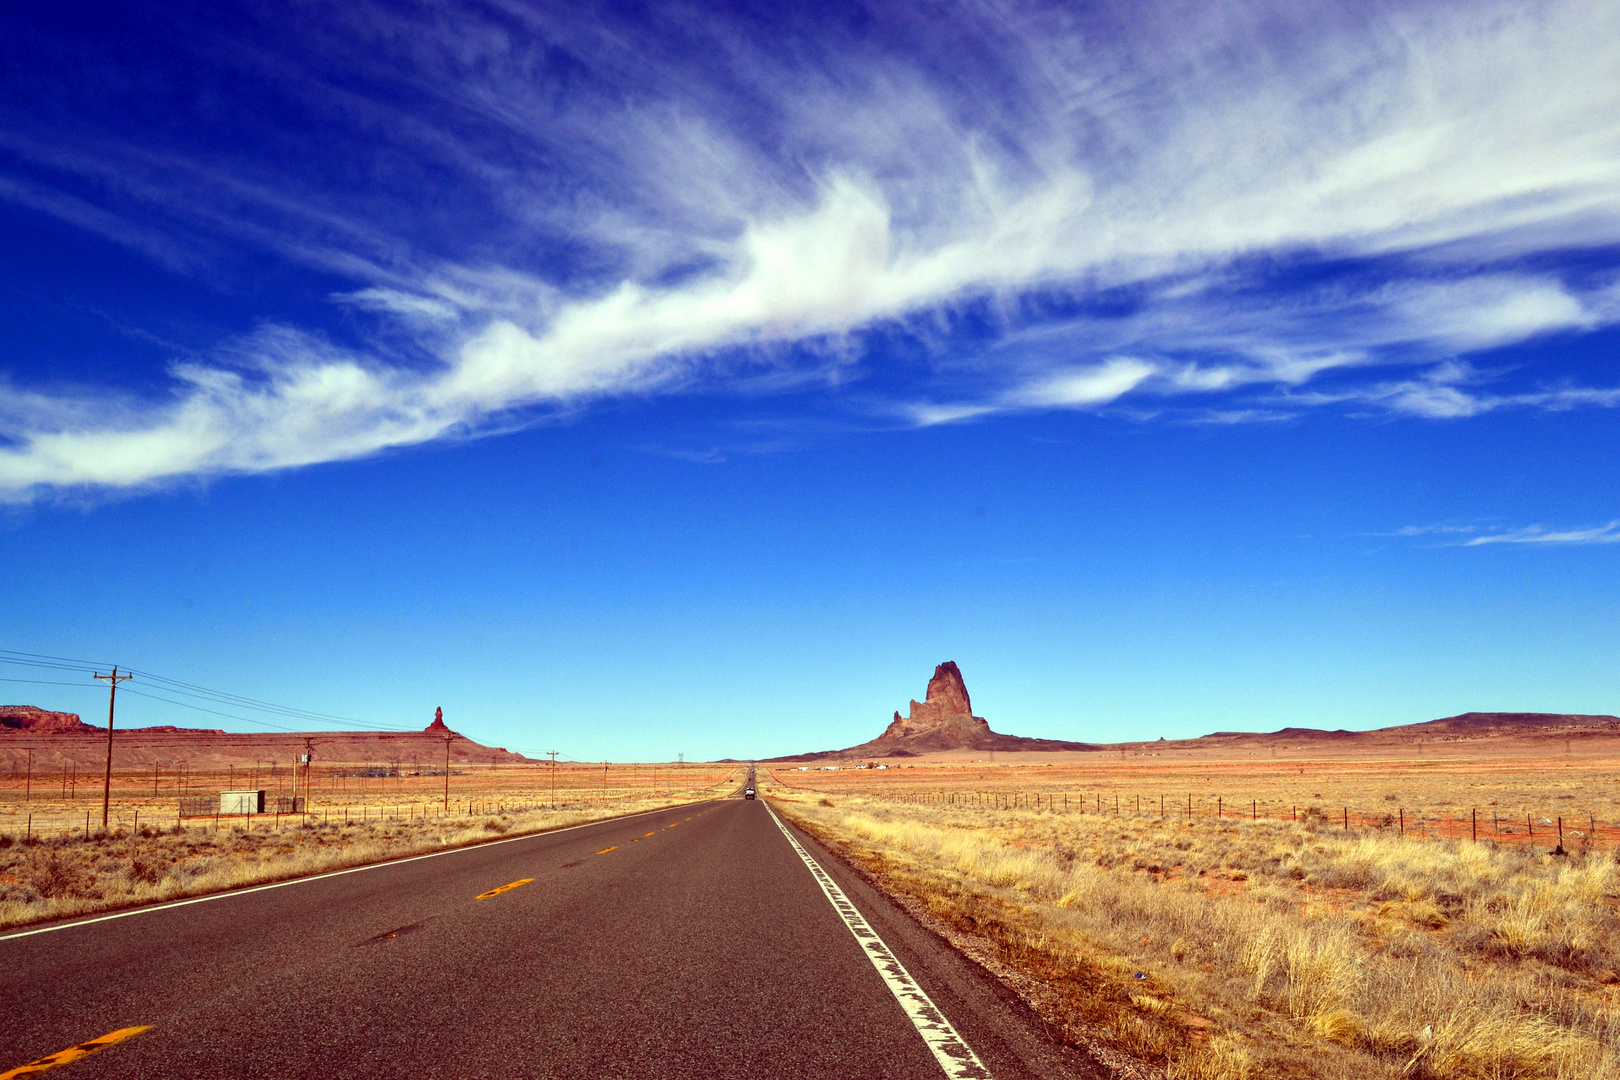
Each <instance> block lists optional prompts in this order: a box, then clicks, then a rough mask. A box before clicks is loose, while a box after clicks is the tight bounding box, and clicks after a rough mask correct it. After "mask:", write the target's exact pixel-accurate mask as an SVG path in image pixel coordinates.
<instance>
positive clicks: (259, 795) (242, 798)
mask: <svg viewBox="0 0 1620 1080" xmlns="http://www.w3.org/2000/svg"><path fill="white" fill-rule="evenodd" d="M219 812H220V813H221V814H262V813H264V791H263V789H260V790H258V791H222V792H220V793H219Z"/></svg>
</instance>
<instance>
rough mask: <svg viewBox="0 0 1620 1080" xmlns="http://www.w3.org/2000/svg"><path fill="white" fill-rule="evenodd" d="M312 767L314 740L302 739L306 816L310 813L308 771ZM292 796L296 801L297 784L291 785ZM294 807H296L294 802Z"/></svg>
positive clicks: (313, 763) (313, 765)
mask: <svg viewBox="0 0 1620 1080" xmlns="http://www.w3.org/2000/svg"><path fill="white" fill-rule="evenodd" d="M314 767H315V740H314V739H310V738H305V739H304V813H306V814H307V813H309V811H310V805H309V776H310V770H311V769H313V768H314ZM293 795H294V797H295V799H296V796H297V795H298V785H297V784H294V785H293ZM294 805H295V806H296V802H295V804H294Z"/></svg>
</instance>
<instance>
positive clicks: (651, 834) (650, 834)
mask: <svg viewBox="0 0 1620 1080" xmlns="http://www.w3.org/2000/svg"><path fill="white" fill-rule="evenodd" d="M647 835H648V836H657V835H658V834H657V833H656V832H650V833H648V834H647Z"/></svg>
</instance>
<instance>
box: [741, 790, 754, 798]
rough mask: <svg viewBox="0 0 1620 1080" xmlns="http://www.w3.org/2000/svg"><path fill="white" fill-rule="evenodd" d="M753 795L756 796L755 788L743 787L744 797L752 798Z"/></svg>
mask: <svg viewBox="0 0 1620 1080" xmlns="http://www.w3.org/2000/svg"><path fill="white" fill-rule="evenodd" d="M753 797H754V789H753V788H744V789H743V798H745V799H752V798H753Z"/></svg>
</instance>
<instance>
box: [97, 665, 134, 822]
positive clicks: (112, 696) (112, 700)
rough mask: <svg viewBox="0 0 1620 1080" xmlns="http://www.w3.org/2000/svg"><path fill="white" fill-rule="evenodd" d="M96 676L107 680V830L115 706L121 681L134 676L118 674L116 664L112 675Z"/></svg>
mask: <svg viewBox="0 0 1620 1080" xmlns="http://www.w3.org/2000/svg"><path fill="white" fill-rule="evenodd" d="M96 678H98V679H106V680H107V778H106V780H105V781H104V782H103V783H102V786H101V829H102V831H103V832H105V831H106V830H107V808H108V806H110V805H111V804H112V727H113V706H114V705H115V704H117V702H118V684H119V682H121V681H122V680H124V679H129V678H133V676H131V675H120V674H118V668H117V666H116V665H115V666H114V667H113V669H112V674H111V675H97V676H96Z"/></svg>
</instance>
